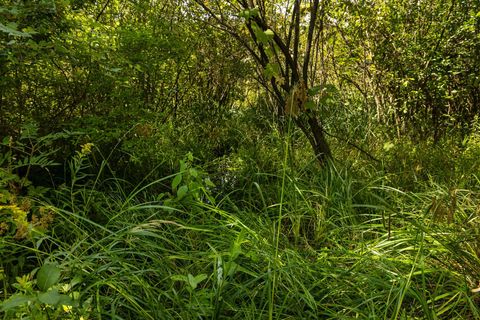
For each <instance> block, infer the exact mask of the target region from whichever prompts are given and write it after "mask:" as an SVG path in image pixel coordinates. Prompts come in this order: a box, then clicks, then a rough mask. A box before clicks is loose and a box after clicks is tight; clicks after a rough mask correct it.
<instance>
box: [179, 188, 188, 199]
mask: <svg viewBox="0 0 480 320" xmlns="http://www.w3.org/2000/svg"><path fill="white" fill-rule="evenodd" d="M187 193H188V187H187V186H181V187H180V188H178V191H177V199H178V200H182V199H183V198H184V197H185V196H186V195H187Z"/></svg>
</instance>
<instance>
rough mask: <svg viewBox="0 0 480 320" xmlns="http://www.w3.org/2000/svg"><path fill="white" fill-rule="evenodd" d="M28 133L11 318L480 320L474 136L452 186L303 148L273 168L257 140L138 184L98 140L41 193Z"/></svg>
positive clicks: (11, 259) (4, 294)
mask: <svg viewBox="0 0 480 320" xmlns="http://www.w3.org/2000/svg"><path fill="white" fill-rule="evenodd" d="M57 138H60V137H57V136H55V137H50V138H48V139H46V140H41V141H50V140H54V139H57ZM19 139H20V140H19V142H21V144H18V143H17V144H16V142H15V141H14V140H12V139H7V140H4V142H3V146H4V148H6V150H10V153H8V152H6V153H4V160H2V161H3V162H2V163H1V171H0V172H1V173H2V175H1V176H0V190H1V195H2V198H1V201H0V214H1V215H0V256H1V260H0V281H1V282H0V295H1V300H2V304H1V311H0V315H2V316H3V318H4V319H101V318H104V319H195V318H196V319H207V318H211V319H224V318H232V319H327V318H331V319H351V318H358V319H477V318H480V308H479V307H478V305H479V303H480V298H479V296H478V295H479V294H480V293H478V291H480V289H478V286H479V285H480V284H479V281H480V267H479V266H480V261H479V260H480V259H479V257H480V242H479V240H478V239H479V232H480V221H479V215H480V202H479V199H480V197H479V188H478V186H479V182H480V181H479V175H478V171H476V170H477V169H478V167H475V165H474V162H472V160H471V159H472V158H473V157H474V155H475V154H476V153H475V152H478V150H479V149H478V145H477V144H475V143H474V141H466V144H468V145H467V147H465V148H464V149H463V150H465V152H464V153H461V154H460V153H458V154H459V155H460V156H461V155H465V159H464V161H463V162H461V163H460V165H463V167H462V168H461V170H462V172H463V173H464V174H465V173H466V172H469V175H468V177H464V176H460V177H458V176H457V177H458V179H457V180H455V179H451V180H449V181H450V183H445V181H441V179H435V177H433V176H431V175H429V174H428V173H426V174H425V175H424V176H421V177H420V176H418V177H417V178H416V179H415V178H414V179H413V180H410V179H406V177H412V175H407V174H404V171H402V170H403V169H406V167H403V169H402V167H401V166H402V165H404V166H407V163H410V162H409V161H410V160H409V159H407V160H405V161H404V162H396V163H394V162H392V163H393V164H395V166H393V165H390V166H389V161H391V160H389V159H385V161H384V163H383V165H384V167H383V168H382V170H374V169H375V167H374V166H370V167H369V166H365V165H364V164H365V163H366V162H365V161H362V160H359V159H357V160H356V161H357V162H356V163H349V164H348V163H345V164H339V163H338V162H337V163H334V164H333V163H332V164H331V165H330V166H328V167H327V168H324V169H318V168H316V166H315V165H312V162H311V161H310V160H307V161H304V162H301V160H299V159H301V158H302V155H303V153H302V149H301V148H300V146H297V145H295V144H293V143H291V141H288V140H287V141H286V142H284V143H283V144H282V146H283V156H282V157H278V158H275V161H274V163H273V165H272V166H271V169H270V170H269V171H262V170H260V168H262V167H263V166H264V164H262V163H257V164H256V165H254V166H253V165H249V163H250V162H253V161H254V160H252V158H249V157H248V151H246V150H247V149H246V148H247V147H246V148H245V149H239V150H238V151H237V153H232V154H230V156H229V158H225V157H224V158H223V160H217V161H216V162H212V163H211V164H209V165H203V166H202V165H201V164H199V161H198V159H196V158H195V157H194V154H191V153H187V154H186V155H185V156H184V158H183V159H182V160H180V161H178V163H177V164H176V165H175V168H176V171H175V172H174V173H172V174H169V175H165V176H163V177H159V178H158V177H156V175H155V174H152V175H146V177H145V179H144V180H141V181H140V182H139V183H137V184H135V185H132V184H131V182H129V181H128V180H126V179H121V178H119V177H116V176H115V173H114V172H113V170H112V168H111V167H110V164H109V156H108V155H102V153H101V152H100V150H99V149H98V148H96V146H95V145H94V144H93V143H95V141H93V143H83V145H82V146H79V147H78V151H77V152H76V153H75V154H74V155H73V157H72V158H71V159H70V160H69V161H68V166H67V168H68V170H67V172H68V174H69V175H67V177H65V178H64V183H62V184H60V185H51V186H49V187H44V188H43V189H38V188H37V189H35V187H33V185H32V184H31V183H30V182H29V181H30V180H29V176H28V174H25V171H24V170H18V169H20V168H21V167H23V166H26V167H27V168H30V167H33V166H39V167H44V168H46V169H48V168H49V167H51V166H54V165H55V163H54V162H52V161H50V160H49V159H50V155H45V154H44V157H43V158H40V159H41V161H40V160H38V158H35V157H34V156H35V154H36V152H37V151H38V150H36V149H35V150H32V149H31V148H30V149H28V146H29V145H30V146H34V145H36V144H35V143H34V144H27V143H25V141H27V140H28V141H35V139H38V137H37V136H34V135H31V136H28V137H26V136H25V137H23V138H19ZM22 139H23V140H22ZM271 139H272V141H275V139H278V137H277V138H276V137H271ZM278 140H280V139H278ZM22 141H23V142H22ZM280 143H282V142H280ZM387 147H388V146H387ZM15 148H17V149H18V150H20V149H21V148H24V149H25V148H27V149H28V150H30V151H31V152H30V153H28V152H27V153H26V154H27V155H25V152H19V153H18V152H17V153H15V152H14V150H15ZM292 148H294V149H295V150H292ZM403 148H404V149H402V151H401V152H403V153H405V154H407V157H408V154H409V153H408V152H406V151H405V150H406V149H405V148H407V147H403ZM476 148H477V149H476ZM390 149H391V151H388V152H390V153H387V156H389V155H391V156H392V159H394V158H395V157H397V156H398V154H397V153H396V152H397V151H396V150H400V149H401V146H400V145H396V146H394V147H393V148H390ZM25 150H26V149H25ZM292 151H295V153H294V154H293V155H292ZM38 152H40V153H41V150H40V151H38ZM257 152H259V153H262V152H267V153H266V154H268V150H267V151H262V150H257ZM415 152H417V151H416V150H413V151H412V152H411V153H410V154H411V155H412V159H411V161H412V162H415V161H420V160H418V159H419V157H418V156H417V155H415V154H414V153H415ZM458 152H460V151H458ZM266 154H264V155H263V156H260V157H258V158H255V159H260V161H261V159H263V158H265V159H268V156H265V155H266ZM22 155H23V156H22ZM435 156H436V157H441V154H440V153H438V154H437V153H435ZM35 159H37V160H38V161H37V162H35V161H34V160H35ZM270 160H272V159H270ZM447 160H448V159H446V160H445V161H447ZM457 160H458V159H457ZM265 161H267V160H265ZM469 161H470V162H469ZM424 163H425V162H424ZM235 164H236V165H235ZM457 164H458V161H457ZM408 165H409V164H408ZM448 165H450V162H449V163H448ZM425 166H426V165H425ZM467 167H468V170H466V169H465V168H467ZM206 168H208V171H210V173H207V170H206ZM215 168H218V169H217V170H218V171H217V173H215V172H214V171H215ZM226 168H227V169H231V170H228V171H226V170H225V169H226ZM476 168H477V169H476ZM427 169H428V168H426V167H422V168H421V170H427ZM437 169H438V168H437ZM413 170H414V171H415V170H416V169H415V168H413ZM421 170H420V171H421ZM454 170H455V168H454ZM469 170H470V171H469ZM172 171H173V168H172ZM430 172H432V171H430ZM475 172H477V173H475ZM222 173H223V175H222ZM221 178H223V179H221ZM212 181H213V182H212ZM463 182H465V183H463ZM412 184H413V185H412Z"/></svg>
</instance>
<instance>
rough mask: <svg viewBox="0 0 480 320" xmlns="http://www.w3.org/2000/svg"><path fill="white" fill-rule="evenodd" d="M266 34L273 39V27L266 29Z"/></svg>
mask: <svg viewBox="0 0 480 320" xmlns="http://www.w3.org/2000/svg"><path fill="white" fill-rule="evenodd" d="M265 35H266V36H267V37H268V39H269V40H272V39H273V37H274V36H275V34H274V33H273V31H272V30H271V29H267V30H265Z"/></svg>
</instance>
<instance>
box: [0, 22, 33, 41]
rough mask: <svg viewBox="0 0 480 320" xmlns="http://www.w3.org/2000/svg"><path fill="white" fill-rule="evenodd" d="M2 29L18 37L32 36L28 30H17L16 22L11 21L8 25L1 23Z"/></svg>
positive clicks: (0, 29) (0, 27) (0, 28)
mask: <svg viewBox="0 0 480 320" xmlns="http://www.w3.org/2000/svg"><path fill="white" fill-rule="evenodd" d="M0 31H3V32H5V33H8V35H10V36H16V37H24V38H29V37H31V36H32V35H31V33H32V32H31V33H27V32H22V31H18V30H17V25H16V24H15V23H9V24H8V25H4V24H2V23H0Z"/></svg>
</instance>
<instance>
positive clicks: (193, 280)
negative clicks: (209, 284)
mask: <svg viewBox="0 0 480 320" xmlns="http://www.w3.org/2000/svg"><path fill="white" fill-rule="evenodd" d="M207 278H208V276H207V275H206V274H203V273H202V274H199V275H198V276H196V277H194V276H193V275H192V274H190V273H189V274H188V284H189V285H190V287H192V289H196V288H197V287H198V284H199V283H200V282H202V281H203V280H205V279H207Z"/></svg>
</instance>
